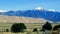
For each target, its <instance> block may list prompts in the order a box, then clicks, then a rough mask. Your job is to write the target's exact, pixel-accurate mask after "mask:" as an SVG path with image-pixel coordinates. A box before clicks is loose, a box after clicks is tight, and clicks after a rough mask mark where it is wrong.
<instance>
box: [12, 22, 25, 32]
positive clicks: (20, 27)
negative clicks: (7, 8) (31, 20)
mask: <svg viewBox="0 0 60 34" xmlns="http://www.w3.org/2000/svg"><path fill="white" fill-rule="evenodd" d="M24 29H26V26H25V25H24V24H23V23H15V24H13V25H12V27H11V32H14V33H18V32H22V31H23V30H24Z"/></svg>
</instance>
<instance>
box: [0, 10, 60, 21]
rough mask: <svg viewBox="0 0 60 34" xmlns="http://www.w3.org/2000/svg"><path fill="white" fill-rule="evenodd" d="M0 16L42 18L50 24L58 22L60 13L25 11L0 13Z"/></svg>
mask: <svg viewBox="0 0 60 34" xmlns="http://www.w3.org/2000/svg"><path fill="white" fill-rule="evenodd" d="M0 15H7V16H24V17H32V18H43V19H46V20H48V21H52V22H59V21H60V12H57V11H56V12H53V11H48V10H26V11H24V12H23V11H8V12H4V13H3V12H0Z"/></svg>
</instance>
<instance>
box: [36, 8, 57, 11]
mask: <svg viewBox="0 0 60 34" xmlns="http://www.w3.org/2000/svg"><path fill="white" fill-rule="evenodd" d="M35 10H44V11H52V12H56V10H53V9H47V8H41V7H37V8H35Z"/></svg>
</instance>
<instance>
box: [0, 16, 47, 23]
mask: <svg viewBox="0 0 60 34" xmlns="http://www.w3.org/2000/svg"><path fill="white" fill-rule="evenodd" d="M46 21H47V20H45V19H43V18H30V17H23V16H6V15H0V22H4V23H5V22H7V23H10V22H11V23H20V22H21V23H45V22H46Z"/></svg>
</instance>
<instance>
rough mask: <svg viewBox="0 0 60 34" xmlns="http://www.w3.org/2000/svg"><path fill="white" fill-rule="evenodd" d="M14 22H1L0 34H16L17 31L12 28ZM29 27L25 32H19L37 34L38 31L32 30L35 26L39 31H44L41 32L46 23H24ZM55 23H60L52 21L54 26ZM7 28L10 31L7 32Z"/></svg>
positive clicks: (21, 33)
mask: <svg viewBox="0 0 60 34" xmlns="http://www.w3.org/2000/svg"><path fill="white" fill-rule="evenodd" d="M13 24H14V23H2V22H1V23H0V34H16V33H12V32H11V30H10V28H11V26H12V25H13ZM24 24H25V25H26V27H27V29H26V31H25V32H20V33H17V34H35V33H36V34H37V32H32V31H33V29H34V28H37V29H38V31H39V32H38V33H42V32H40V30H41V28H42V26H43V25H44V24H45V23H24ZM55 25H58V23H52V26H53V27H54V26H55ZM6 29H9V32H6Z"/></svg>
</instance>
